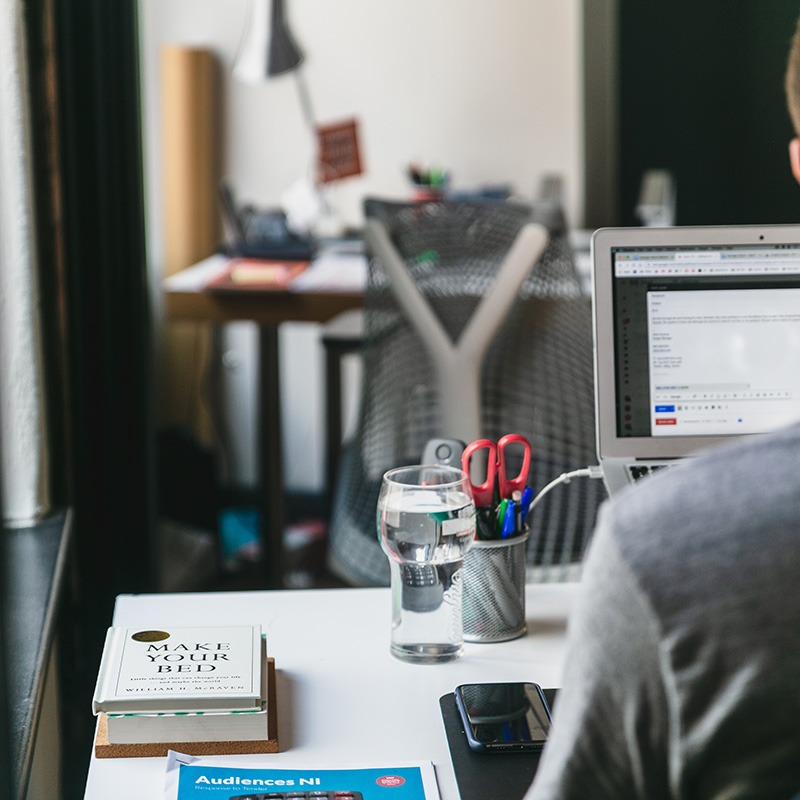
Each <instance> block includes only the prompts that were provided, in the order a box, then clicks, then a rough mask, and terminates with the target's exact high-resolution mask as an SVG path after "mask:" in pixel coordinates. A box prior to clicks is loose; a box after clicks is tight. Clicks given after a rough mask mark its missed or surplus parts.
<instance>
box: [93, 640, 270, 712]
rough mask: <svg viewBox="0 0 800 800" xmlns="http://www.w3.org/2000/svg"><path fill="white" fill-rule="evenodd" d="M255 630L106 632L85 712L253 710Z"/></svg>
mask: <svg viewBox="0 0 800 800" xmlns="http://www.w3.org/2000/svg"><path fill="white" fill-rule="evenodd" d="M261 662H262V644H261V626H259V625H230V626H224V627H222V626H220V627H191V628H189V627H175V628H173V627H165V628H152V629H146V628H122V627H114V628H109V630H108V633H107V634H106V641H105V645H104V647H103V656H102V659H101V662H100V670H99V673H98V676H97V685H96V687H95V693H94V698H93V700H92V710H93V711H94V713H95V714H97V713H99V712H101V711H105V712H121V713H147V712H158V711H168V712H175V711H209V710H217V711H241V710H245V709H250V710H259V709H260V708H261V702H262V700H263V699H264V698H263V697H262V667H261Z"/></svg>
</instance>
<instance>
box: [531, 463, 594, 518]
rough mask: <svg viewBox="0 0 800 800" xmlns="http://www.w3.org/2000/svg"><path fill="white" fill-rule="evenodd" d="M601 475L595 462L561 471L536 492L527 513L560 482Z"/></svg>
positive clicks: (565, 482)
mask: <svg viewBox="0 0 800 800" xmlns="http://www.w3.org/2000/svg"><path fill="white" fill-rule="evenodd" d="M602 477H603V470H602V467H600V465H599V464H596V465H594V466H592V467H585V468H584V469H575V470H573V471H572V472H562V473H561V475H559V476H558V477H557V478H555V479H554V480H552V481H550V483H548V484H547V486H545V487H544V488H543V489H542V490H541V491H540V492H538V493H537V494H536V496H535V497H534V498H533V500H532V501H531V504H530V505H529V506H528V514H530V513H531V510H532V509H533V507H534V506H535V505H536V504H537V503H538V502H539V501H540V500H541V499H542V498H543V497H544V496H545V495H546V494H547V493H548V492H549V491H550V490H551V489H553V488H555V487H556V486H558V485H559V484H560V483H564V484H567V483H569V482H570V481H571V480H572V479H573V478H602Z"/></svg>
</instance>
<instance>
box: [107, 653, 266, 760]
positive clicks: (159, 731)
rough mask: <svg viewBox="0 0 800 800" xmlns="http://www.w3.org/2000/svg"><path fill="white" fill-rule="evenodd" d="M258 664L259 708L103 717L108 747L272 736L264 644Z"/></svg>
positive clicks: (251, 740) (243, 739)
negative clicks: (112, 745)
mask: <svg viewBox="0 0 800 800" xmlns="http://www.w3.org/2000/svg"><path fill="white" fill-rule="evenodd" d="M262 646H263V654H264V660H263V663H262V665H261V696H262V698H263V700H262V701H261V705H260V706H259V707H258V708H253V709H244V710H242V711H158V712H150V713H146V714H119V713H116V714H115V713H113V712H112V713H109V714H106V735H107V737H108V741H109V744H153V743H158V742H182V743H184V744H185V743H187V742H230V741H235V742H256V741H263V740H265V739H269V738H270V737H271V736H272V735H274V732H273V731H270V730H269V713H268V712H269V709H268V707H267V703H268V702H269V700H268V691H267V674H268V670H267V663H266V645H265V644H264V640H263V638H262Z"/></svg>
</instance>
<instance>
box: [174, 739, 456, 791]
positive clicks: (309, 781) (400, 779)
mask: <svg viewBox="0 0 800 800" xmlns="http://www.w3.org/2000/svg"><path fill="white" fill-rule="evenodd" d="M249 763H250V764H252V761H251V762H249ZM209 790H211V791H212V794H213V796H214V797H216V798H234V797H237V796H248V797H249V796H252V795H253V793H256V794H261V793H266V794H269V796H270V797H273V796H277V797H280V796H281V794H280V793H283V792H286V793H291V796H293V797H296V796H297V795H296V794H295V793H297V792H323V791H329V792H331V791H336V792H345V793H352V794H353V800H380V798H384V797H385V798H387V800H438V798H439V796H440V795H439V789H438V787H437V785H436V776H435V773H434V770H433V764H432V763H431V762H430V761H425V762H419V763H414V764H410V763H407V762H402V763H397V764H392V763H388V764H387V765H385V766H380V765H378V766H376V765H374V764H373V765H364V764H358V765H354V766H351V767H346V766H345V767H341V766H336V767H321V766H319V765H317V766H309V767H308V768H303V767H296V766H294V767H291V768H285V767H278V766H275V767H264V766H259V767H252V766H243V765H241V764H240V763H237V762H236V759H235V758H233V757H230V758H228V757H224V756H217V757H207V756H206V757H202V756H199V757H198V756H189V755H185V754H184V753H176V752H174V751H172V750H170V752H169V755H168V756H167V774H166V782H165V787H164V797H165V800H207V798H208V796H209ZM273 793H275V794H273ZM359 795H360V797H359Z"/></svg>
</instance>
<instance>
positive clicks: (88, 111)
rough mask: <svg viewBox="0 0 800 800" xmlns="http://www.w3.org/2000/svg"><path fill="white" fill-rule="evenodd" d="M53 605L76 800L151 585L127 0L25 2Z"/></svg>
mask: <svg viewBox="0 0 800 800" xmlns="http://www.w3.org/2000/svg"><path fill="white" fill-rule="evenodd" d="M26 14H27V22H28V31H29V52H30V56H31V65H32V72H31V97H32V114H33V120H34V125H33V128H34V139H35V141H34V146H35V153H36V166H35V171H36V175H35V183H36V197H37V214H38V229H39V234H40V235H39V239H40V254H41V285H42V305H43V316H44V318H45V325H46V328H45V344H46V373H47V374H46V379H47V385H48V399H49V417H50V428H51V431H52V438H53V442H52V453H53V459H52V463H53V467H52V469H53V475H52V482H53V486H54V494H55V500H56V503H57V504H58V505H62V506H72V508H73V509H74V514H75V518H74V519H75V526H74V531H73V542H72V552H71V563H70V570H69V579H68V581H67V587H66V591H65V596H64V598H63V603H62V622H61V626H60V637H59V638H60V641H59V658H60V677H61V686H62V700H63V706H62V726H63V731H62V734H63V736H62V741H63V747H64V753H63V759H62V772H63V776H64V788H63V797H65V798H72V797H75V798H80V797H83V790H84V785H85V780H86V769H87V765H88V758H89V755H90V753H91V749H92V744H93V741H92V739H93V732H94V717H93V716H92V713H91V696H92V691H93V688H94V681H95V677H96V674H97V667H98V662H99V657H100V653H101V650H102V644H103V638H104V635H105V629H106V627H107V626H108V625H109V624H110V622H111V616H112V611H113V604H114V598H115V596H116V595H117V594H119V593H124V592H142V591H152V590H154V588H155V582H154V574H155V568H154V559H153V546H154V535H155V534H154V531H155V491H154V487H155V476H154V455H153V448H154V434H153V409H152V397H153V392H152V389H151V383H152V380H153V369H152V364H151V352H152V348H151V341H150V331H151V326H150V317H149V306H148V302H149V301H148V288H147V274H146V263H145V248H144V221H143V220H144V214H143V191H142V155H141V141H140V138H141V126H140V114H139V80H138V53H137V41H138V39H137V20H136V3H135V2H134V0H113V1H112V2H109V0H45V2H42V3H29V4H27V6H26Z"/></svg>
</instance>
